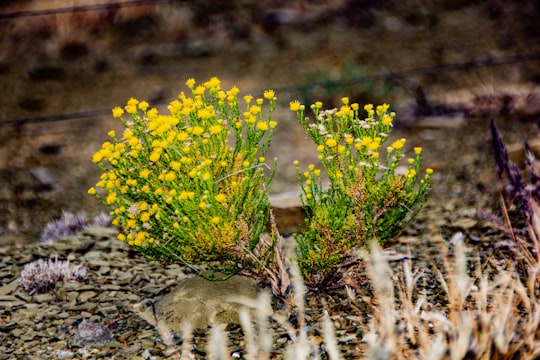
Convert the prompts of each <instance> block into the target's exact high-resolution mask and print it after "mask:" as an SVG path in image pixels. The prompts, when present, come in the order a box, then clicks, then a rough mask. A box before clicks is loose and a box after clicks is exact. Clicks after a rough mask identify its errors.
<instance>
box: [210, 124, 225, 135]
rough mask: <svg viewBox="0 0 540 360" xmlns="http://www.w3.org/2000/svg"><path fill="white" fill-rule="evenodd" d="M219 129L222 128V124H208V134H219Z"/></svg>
mask: <svg viewBox="0 0 540 360" xmlns="http://www.w3.org/2000/svg"><path fill="white" fill-rule="evenodd" d="M221 130H223V126H221V125H218V124H216V125H212V126H210V128H209V129H208V131H210V134H212V135H216V134H219V133H220V132H221Z"/></svg>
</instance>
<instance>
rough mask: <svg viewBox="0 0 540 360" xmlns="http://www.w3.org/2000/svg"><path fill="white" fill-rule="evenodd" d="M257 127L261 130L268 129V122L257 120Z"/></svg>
mask: <svg viewBox="0 0 540 360" xmlns="http://www.w3.org/2000/svg"><path fill="white" fill-rule="evenodd" d="M257 129H259V130H261V131H266V130H268V123H266V122H264V121H259V122H258V123H257Z"/></svg>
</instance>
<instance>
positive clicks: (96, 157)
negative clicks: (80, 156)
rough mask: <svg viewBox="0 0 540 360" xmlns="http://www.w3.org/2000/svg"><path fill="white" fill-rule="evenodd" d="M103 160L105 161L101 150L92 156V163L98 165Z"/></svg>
mask: <svg viewBox="0 0 540 360" xmlns="http://www.w3.org/2000/svg"><path fill="white" fill-rule="evenodd" d="M101 160H103V153H102V152H101V150H99V151H97V152H96V153H95V154H94V155H93V156H92V161H93V162H94V163H96V164H97V163H98V162H100V161H101Z"/></svg>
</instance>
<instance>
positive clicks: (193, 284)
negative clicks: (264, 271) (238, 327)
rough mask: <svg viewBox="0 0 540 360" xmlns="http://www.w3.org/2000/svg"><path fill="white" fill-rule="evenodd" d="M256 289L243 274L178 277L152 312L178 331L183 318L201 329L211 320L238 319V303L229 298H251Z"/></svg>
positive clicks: (235, 321)
mask: <svg viewBox="0 0 540 360" xmlns="http://www.w3.org/2000/svg"><path fill="white" fill-rule="evenodd" d="M257 290H258V284H257V282H256V281H255V280H254V279H251V278H247V277H243V276H233V277H231V278H230V279H228V280H225V281H209V280H206V279H203V278H201V277H192V278H187V279H182V280H180V281H179V282H178V285H177V287H176V288H175V289H174V290H173V291H172V292H170V293H169V294H167V295H165V296H164V297H163V298H161V299H160V300H159V301H158V302H157V307H156V315H157V318H158V319H159V320H160V321H164V322H165V324H167V326H168V327H169V328H170V329H171V330H173V331H175V332H177V333H181V327H182V324H183V323H184V322H189V323H190V324H191V326H193V328H202V329H206V328H207V327H208V326H210V325H212V324H214V323H222V324H229V323H238V322H239V320H238V310H240V308H241V305H239V304H236V303H234V302H231V298H232V297H237V296H245V297H249V298H253V299H255V298H256V297H257Z"/></svg>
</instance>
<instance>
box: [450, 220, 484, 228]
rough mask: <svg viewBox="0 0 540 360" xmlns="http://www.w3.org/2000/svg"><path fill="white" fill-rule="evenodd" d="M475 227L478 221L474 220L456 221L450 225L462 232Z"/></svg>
mask: <svg viewBox="0 0 540 360" xmlns="http://www.w3.org/2000/svg"><path fill="white" fill-rule="evenodd" d="M476 225H478V221H477V220H474V219H470V218H462V219H458V220H456V221H454V222H453V223H452V226H453V227H456V228H460V229H463V230H469V229H472V228H473V227H475V226H476Z"/></svg>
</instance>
